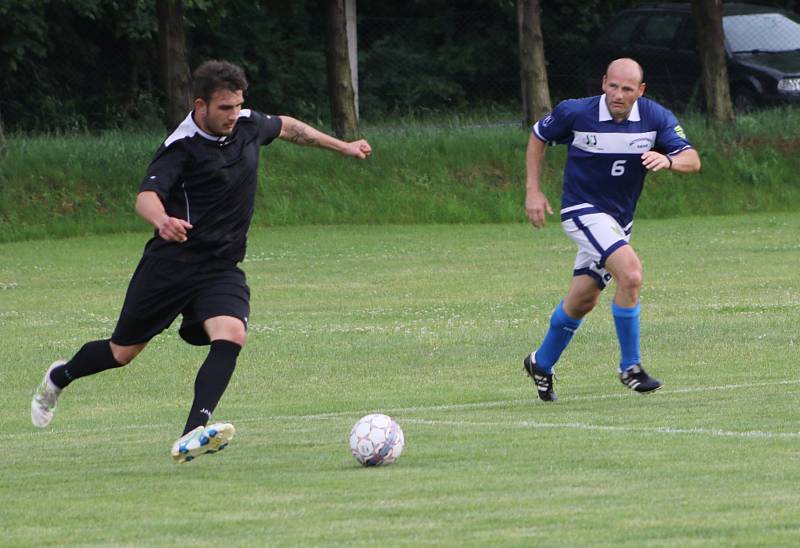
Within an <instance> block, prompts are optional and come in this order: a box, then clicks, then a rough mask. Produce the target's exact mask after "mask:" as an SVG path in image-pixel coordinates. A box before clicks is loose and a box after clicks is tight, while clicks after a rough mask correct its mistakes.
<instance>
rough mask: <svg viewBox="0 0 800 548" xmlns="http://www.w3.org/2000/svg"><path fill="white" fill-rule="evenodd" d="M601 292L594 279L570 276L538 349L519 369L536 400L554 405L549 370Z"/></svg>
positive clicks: (551, 378) (551, 377)
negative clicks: (563, 296)
mask: <svg viewBox="0 0 800 548" xmlns="http://www.w3.org/2000/svg"><path fill="white" fill-rule="evenodd" d="M601 291H602V289H601V288H600V287H599V286H598V284H597V282H596V280H595V279H594V278H592V277H590V276H587V275H579V276H574V277H573V278H572V283H571V284H570V287H569V291H568V292H567V296H566V297H565V298H564V300H563V301H561V302H560V303H558V306H556V309H555V310H554V311H553V314H552V316H550V328H549V329H548V330H547V333H546V334H545V336H544V340H543V341H542V344H541V346H539V348H538V349H537V350H536V351H535V352H533V353H532V354H530V355H529V356H526V357H525V359H524V360H523V362H522V365H523V367H524V368H525V371H526V372H527V373H528V376H530V377H531V379H533V383H534V384H535V385H536V390H537V393H538V394H539V399H541V400H543V401H556V399H557V398H558V397H557V396H556V393H555V390H553V367H554V366H555V364H556V362H557V361H558V359H559V358H560V357H561V353H562V352H563V351H564V349H565V348H566V347H567V345H568V344H569V342H570V341H571V340H572V336H573V335H574V334H575V331H577V330H578V328H579V327H580V325H581V322H582V321H583V317H584V316H586V314H588V313H589V312H591V310H592V309H593V308H594V307H595V305H596V304H597V299H598V298H599V297H600V292H601Z"/></svg>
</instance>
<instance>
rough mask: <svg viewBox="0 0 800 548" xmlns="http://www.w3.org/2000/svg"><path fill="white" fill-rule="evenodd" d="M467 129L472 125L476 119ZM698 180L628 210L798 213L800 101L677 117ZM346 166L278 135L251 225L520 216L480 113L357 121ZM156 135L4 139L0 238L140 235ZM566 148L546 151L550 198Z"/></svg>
mask: <svg viewBox="0 0 800 548" xmlns="http://www.w3.org/2000/svg"><path fill="white" fill-rule="evenodd" d="M473 121H474V123H473V124H471V122H473ZM684 121H685V124H684V125H685V126H686V128H687V133H688V135H689V138H690V139H691V140H692V142H693V143H694V144H695V146H696V147H697V149H698V150H699V151H700V155H701V157H702V159H703V170H702V172H701V173H700V174H699V175H695V176H691V177H688V176H681V175H677V174H674V173H664V172H661V173H657V174H652V175H651V176H649V177H648V179H647V182H646V185H645V191H644V195H643V198H642V200H641V203H640V207H639V209H638V212H637V215H638V218H665V217H682V216H686V215H708V214H731V213H749V212H753V211H793V210H797V209H798V208H800V183H798V179H797V177H796V174H797V173H798V171H800V154H798V152H800V146H799V145H798V143H800V109H788V108H787V109H775V110H769V111H764V112H759V113H757V114H754V115H750V116H746V117H740V118H739V119H738V121H737V124H736V125H735V126H733V127H730V128H727V129H719V128H713V127H706V126H705V125H704V121H703V119H702V118H701V117H698V116H686V117H685V120H684ZM363 131H364V135H365V136H366V137H367V138H368V139H369V140H370V142H371V143H372V145H373V149H374V154H373V156H372V157H371V158H370V159H369V160H368V161H366V162H356V161H353V160H351V159H346V158H342V157H339V156H338V155H335V154H332V153H330V152H323V151H320V150H316V149H309V148H303V147H297V146H295V145H291V144H287V143H284V142H280V141H279V142H276V143H274V144H273V145H271V146H269V147H267V148H265V149H263V153H262V168H261V170H260V174H259V177H260V178H259V193H258V198H257V201H258V206H257V208H256V216H255V224H256V225H257V226H286V225H309V224H314V225H328V224H392V223H400V224H403V223H407V224H414V223H496V222H509V221H512V222H513V221H520V220H522V219H524V213H523V207H522V204H523V201H524V178H525V175H524V156H525V147H526V143H527V139H528V134H527V132H526V131H522V130H521V129H520V128H518V127H515V126H513V125H512V126H509V125H506V126H492V125H490V124H489V123H488V120H487V119H480V118H476V119H474V120H470V119H454V120H451V121H449V122H448V121H447V120H440V123H439V124H438V125H436V126H426V125H422V124H420V123H419V122H416V121H414V120H413V119H408V120H404V121H403V123H402V124H400V125H399V126H397V127H395V128H390V127H387V126H383V125H382V126H372V127H370V126H366V127H364V130H363ZM162 139H163V134H161V133H160V132H153V133H122V132H107V133H103V134H100V135H94V134H75V135H39V136H25V135H11V136H9V138H8V139H7V142H6V144H5V145H4V146H1V147H0V242H9V241H19V240H24V239H37V238H48V237H65V236H75V235H85V234H105V233H112V232H124V231H130V230H136V229H138V228H139V227H141V226H142V221H141V220H140V219H138V218H137V217H136V215H135V213H134V212H133V202H134V200H135V194H136V192H137V190H138V187H139V183H140V181H141V179H142V177H143V175H144V173H145V171H146V168H147V165H148V162H149V161H150V158H151V157H152V154H153V151H154V150H155V149H156V148H157V147H158V145H159V143H160V141H161V140H162ZM565 151H566V148H565V147H563V146H562V147H557V148H555V149H551V150H550V151H549V152H548V154H547V157H546V163H545V168H544V169H545V175H544V189H545V191H546V193H547V195H548V197H549V199H550V202H551V203H552V204H553V205H554V207H557V204H558V202H559V199H560V193H561V191H560V186H561V177H562V170H563V165H564V157H565Z"/></svg>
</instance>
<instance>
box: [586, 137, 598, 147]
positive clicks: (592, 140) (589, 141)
mask: <svg viewBox="0 0 800 548" xmlns="http://www.w3.org/2000/svg"><path fill="white" fill-rule="evenodd" d="M584 142H585V143H586V146H587V147H596V146H597V135H591V134H589V135H587V136H586V139H585V141H584Z"/></svg>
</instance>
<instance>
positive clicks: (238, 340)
mask: <svg viewBox="0 0 800 548" xmlns="http://www.w3.org/2000/svg"><path fill="white" fill-rule="evenodd" d="M214 340H215V341H216V340H223V341H228V342H232V343H234V344H238V345H239V346H240V347H242V348H244V344H245V343H246V342H247V331H245V329H244V327H242V328H241V329H235V328H234V329H228V330H226V331H225V333H224V334H222V335H221V336H219V337H218V338H216V339H214Z"/></svg>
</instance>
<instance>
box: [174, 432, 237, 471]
mask: <svg viewBox="0 0 800 548" xmlns="http://www.w3.org/2000/svg"><path fill="white" fill-rule="evenodd" d="M235 433H236V429H235V428H234V427H233V425H232V424H231V423H229V422H215V423H214V424H212V425H210V426H198V427H197V428H195V429H194V430H192V431H191V432H187V433H186V434H184V435H183V436H182V437H181V438H180V439H178V441H176V442H175V443H174V444H173V445H172V458H173V459H174V460H175V462H176V463H178V464H180V463H182V462H189V461H190V460H192V459H194V458H195V457H199V456H200V455H204V454H206V453H216V452H217V451H222V450H223V449H225V448H226V447H227V446H228V443H229V442H230V441H231V440H232V439H233V435H234V434H235Z"/></svg>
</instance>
